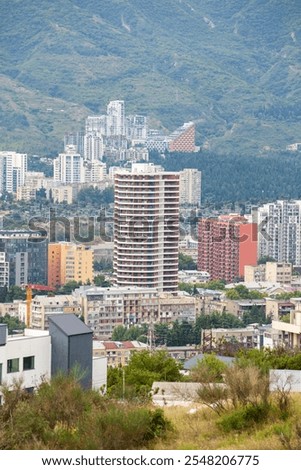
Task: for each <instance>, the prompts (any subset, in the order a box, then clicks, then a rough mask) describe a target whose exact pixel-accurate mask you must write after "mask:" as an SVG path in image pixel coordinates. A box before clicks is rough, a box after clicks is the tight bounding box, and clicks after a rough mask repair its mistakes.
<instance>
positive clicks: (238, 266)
mask: <svg viewBox="0 0 301 470" xmlns="http://www.w3.org/2000/svg"><path fill="white" fill-rule="evenodd" d="M256 264H257V224H254V223H248V221H247V220H246V219H245V218H244V217H242V216H240V215H237V214H230V215H225V216H220V217H219V218H218V219H201V220H200V221H199V226H198V270H200V271H207V272H209V273H210V278H211V279H224V280H225V281H227V282H233V281H235V280H236V279H238V278H243V276H244V267H245V266H246V265H253V266H255V265H256Z"/></svg>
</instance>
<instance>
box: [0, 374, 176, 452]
mask: <svg viewBox="0 0 301 470" xmlns="http://www.w3.org/2000/svg"><path fill="white" fill-rule="evenodd" d="M3 394H4V405H3V406H2V407H1V408H0V449H2V450H7V449H18V450H19V449H75V450H76V449H79V450H81V449H90V450H91V449H110V450H114V449H126V450H129V449H140V448H143V449H145V448H149V447H150V446H152V445H153V444H154V442H155V441H156V439H157V438H159V437H164V436H165V435H166V433H167V432H168V430H170V429H171V426H170V423H169V422H168V421H167V420H166V419H165V417H164V414H163V411H162V410H159V409H148V408H142V407H140V406H137V405H136V406H135V405H133V404H129V403H126V404H125V403H117V402H115V401H112V400H108V399H106V398H104V397H102V396H101V395H100V394H99V393H98V392H96V391H91V390H89V391H85V390H83V389H82V388H81V387H80V385H79V384H78V383H77V381H76V379H75V378H74V376H72V375H70V376H69V377H66V376H61V375H59V376H57V377H55V378H54V379H53V380H52V381H51V382H50V383H48V382H46V381H45V382H43V383H42V384H41V385H40V386H39V388H38V390H37V392H36V393H34V394H28V393H27V392H25V391H23V390H22V388H21V384H20V383H19V384H18V383H17V384H15V387H14V389H13V390H8V389H6V388H5V387H4V388H3Z"/></svg>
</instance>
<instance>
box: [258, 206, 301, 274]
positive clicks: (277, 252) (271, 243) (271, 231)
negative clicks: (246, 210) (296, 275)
mask: <svg viewBox="0 0 301 470" xmlns="http://www.w3.org/2000/svg"><path fill="white" fill-rule="evenodd" d="M253 219H254V222H256V219H257V222H258V258H261V257H263V256H271V257H272V258H274V259H275V260H276V261H279V262H285V263H292V264H293V265H295V266H301V201H287V200H279V201H276V202H274V203H269V204H264V205H263V206H261V207H258V208H257V209H255V210H253Z"/></svg>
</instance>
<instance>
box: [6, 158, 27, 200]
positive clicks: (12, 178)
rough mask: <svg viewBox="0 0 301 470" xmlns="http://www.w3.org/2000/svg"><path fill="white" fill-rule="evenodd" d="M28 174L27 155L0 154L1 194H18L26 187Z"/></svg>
mask: <svg viewBox="0 0 301 470" xmlns="http://www.w3.org/2000/svg"><path fill="white" fill-rule="evenodd" d="M26 173H27V154H26V153H16V152H6V151H3V152H0V194H3V193H5V192H7V193H16V192H17V189H18V188H19V186H22V185H24V182H25V176H26Z"/></svg>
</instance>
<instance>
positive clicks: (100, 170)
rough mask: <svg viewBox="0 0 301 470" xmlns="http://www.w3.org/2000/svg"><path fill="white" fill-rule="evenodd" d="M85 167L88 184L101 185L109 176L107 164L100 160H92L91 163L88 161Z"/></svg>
mask: <svg viewBox="0 0 301 470" xmlns="http://www.w3.org/2000/svg"><path fill="white" fill-rule="evenodd" d="M84 166H85V182H86V183H99V181H103V180H104V179H105V177H106V176H107V168H106V164H105V163H102V162H100V161H99V160H92V161H91V162H90V161H88V160H86V161H85V162H84Z"/></svg>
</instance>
